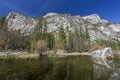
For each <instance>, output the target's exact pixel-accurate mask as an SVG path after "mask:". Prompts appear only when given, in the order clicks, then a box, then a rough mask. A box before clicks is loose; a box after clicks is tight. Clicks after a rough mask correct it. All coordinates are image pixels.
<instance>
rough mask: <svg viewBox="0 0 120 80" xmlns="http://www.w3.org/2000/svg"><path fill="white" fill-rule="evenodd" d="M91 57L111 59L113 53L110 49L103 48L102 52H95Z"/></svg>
mask: <svg viewBox="0 0 120 80" xmlns="http://www.w3.org/2000/svg"><path fill="white" fill-rule="evenodd" d="M92 56H93V57H101V58H107V57H111V58H113V52H112V49H111V48H104V49H102V50H95V51H93V52H92Z"/></svg>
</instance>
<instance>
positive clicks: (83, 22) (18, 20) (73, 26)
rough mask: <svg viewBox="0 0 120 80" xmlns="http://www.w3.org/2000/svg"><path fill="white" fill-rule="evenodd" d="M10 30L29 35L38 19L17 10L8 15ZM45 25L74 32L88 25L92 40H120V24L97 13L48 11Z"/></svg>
mask: <svg viewBox="0 0 120 80" xmlns="http://www.w3.org/2000/svg"><path fill="white" fill-rule="evenodd" d="M6 19H7V22H8V25H7V27H8V30H9V31H11V30H19V31H20V33H22V34H24V35H29V34H30V33H32V32H33V31H34V28H35V27H36V25H37V23H38V19H34V18H31V17H27V16H24V15H21V14H18V13H15V12H11V13H9V14H8V15H7V16H6ZM42 25H43V27H45V28H46V30H47V32H55V33H57V32H58V30H59V27H60V26H61V25H62V26H63V28H64V29H65V30H66V28H67V27H68V28H69V29H70V30H71V31H72V32H76V31H79V30H80V29H82V32H85V29H86V27H87V28H88V33H89V36H90V40H91V41H95V40H119V41H120V24H115V23H111V22H109V21H107V20H103V19H100V17H99V16H98V15H97V14H92V15H89V16H84V17H81V16H71V15H70V14H57V13H48V14H46V15H45V16H43V23H42Z"/></svg>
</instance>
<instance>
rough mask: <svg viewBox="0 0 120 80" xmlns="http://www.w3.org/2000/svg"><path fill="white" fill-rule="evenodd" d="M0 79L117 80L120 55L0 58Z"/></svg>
mask: <svg viewBox="0 0 120 80" xmlns="http://www.w3.org/2000/svg"><path fill="white" fill-rule="evenodd" d="M0 80H120V59H118V58H116V59H114V60H105V59H95V58H92V57H89V56H77V57H66V58H60V59H50V58H42V59H40V60H39V59H26V60H22V59H17V60H14V59H8V60H0Z"/></svg>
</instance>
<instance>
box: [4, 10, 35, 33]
mask: <svg viewBox="0 0 120 80" xmlns="http://www.w3.org/2000/svg"><path fill="white" fill-rule="evenodd" d="M6 18H7V21H8V31H11V30H16V31H20V33H22V34H25V35H28V34H30V33H31V32H33V30H34V27H35V26H36V24H37V20H36V19H34V18H31V17H27V16H24V15H21V14H18V13H16V12H11V13H9V14H8V15H7V17H6Z"/></svg>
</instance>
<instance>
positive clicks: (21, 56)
mask: <svg viewBox="0 0 120 80" xmlns="http://www.w3.org/2000/svg"><path fill="white" fill-rule="evenodd" d="M113 52H114V51H113ZM49 54H55V53H54V52H53V51H48V52H46V53H44V54H43V56H48V55H49ZM56 55H57V56H58V58H63V57H69V56H92V55H91V54H90V53H89V52H82V53H79V52H73V53H66V52H64V50H58V51H57V53H56ZM113 55H118V56H120V52H117V53H115V54H113ZM10 58H11V59H12V58H15V59H31V58H39V55H38V53H37V52H35V53H28V52H24V51H18V52H0V59H10Z"/></svg>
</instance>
